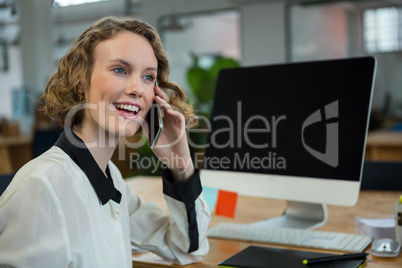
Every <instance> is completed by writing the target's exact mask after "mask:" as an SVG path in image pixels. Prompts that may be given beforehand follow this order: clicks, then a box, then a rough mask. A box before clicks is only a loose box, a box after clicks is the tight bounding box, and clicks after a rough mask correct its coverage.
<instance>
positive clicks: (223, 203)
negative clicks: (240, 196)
mask: <svg viewBox="0 0 402 268" xmlns="http://www.w3.org/2000/svg"><path fill="white" fill-rule="evenodd" d="M236 204H237V193H235V192H229V191H224V190H219V191H218V199H217V201H216V210H215V214H216V215H219V216H224V217H229V218H234V216H235V211H236Z"/></svg>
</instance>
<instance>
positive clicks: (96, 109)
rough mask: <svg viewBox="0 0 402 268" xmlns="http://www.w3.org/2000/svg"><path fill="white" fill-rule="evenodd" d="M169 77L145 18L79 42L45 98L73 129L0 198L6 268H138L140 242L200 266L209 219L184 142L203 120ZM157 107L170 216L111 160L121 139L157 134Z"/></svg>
mask: <svg viewBox="0 0 402 268" xmlns="http://www.w3.org/2000/svg"><path fill="white" fill-rule="evenodd" d="M168 74H169V66H168V61H167V58H166V55H165V53H164V51H163V49H162V45H161V41H160V38H159V36H158V34H157V32H156V31H155V29H154V28H152V27H151V26H150V25H148V24H146V23H143V22H140V21H137V20H133V19H119V18H112V17H109V18H105V19H102V20H100V21H98V22H97V23H95V24H93V25H92V26H90V27H89V28H88V29H87V30H86V31H84V32H83V33H82V34H81V36H80V37H79V38H78V39H77V40H76V41H75V42H74V43H73V44H72V46H71V48H70V49H69V51H68V52H67V54H66V55H65V56H64V57H63V58H62V59H60V61H59V63H58V69H57V71H56V73H55V74H54V75H53V76H52V77H51V79H50V80H49V82H48V84H47V87H46V90H45V92H44V94H43V95H42V97H41V100H43V102H44V106H43V111H44V112H45V113H46V114H48V115H49V116H50V117H52V118H54V119H55V120H57V121H58V122H59V123H60V124H62V125H64V128H65V131H64V132H63V133H62V135H61V136H60V138H59V140H58V141H57V142H56V144H55V146H53V147H52V148H51V149H50V150H48V151H47V152H45V153H44V154H42V155H41V156H39V157H38V158H36V159H34V160H32V161H31V162H29V163H28V164H26V165H25V166H24V167H23V168H21V169H20V170H19V171H18V172H17V174H16V176H15V177H14V179H13V181H12V183H11V184H10V186H9V187H8V189H7V190H6V191H5V192H4V194H3V195H2V196H1V198H0V263H1V264H6V265H11V266H16V267H132V257H131V245H135V246H137V247H140V248H144V249H147V250H150V251H152V252H154V253H156V254H158V255H160V256H161V257H163V258H165V259H167V260H170V261H173V262H177V263H180V264H187V263H191V262H198V261H200V260H201V256H203V255H205V254H206V253H207V252H208V249H209V246H208V241H207V239H206V231H207V228H208V224H209V220H210V215H209V212H208V208H207V205H206V202H205V200H204V198H203V193H202V188H201V184H200V180H199V176H198V171H197V170H195V169H194V165H193V163H192V162H191V158H190V152H189V148H188V144H187V140H186V135H183V133H184V131H185V126H186V122H190V121H191V119H192V117H193V116H194V115H193V113H192V108H191V106H189V105H188V104H186V102H185V96H184V93H183V90H182V89H181V88H180V87H179V86H177V85H176V84H174V83H171V82H169V81H168ZM156 82H157V83H158V84H159V85H160V87H158V86H155V84H156ZM161 88H163V89H169V90H170V92H167V91H165V90H162V89H161ZM168 93H169V95H170V96H168ZM154 100H155V102H156V103H157V104H159V105H161V106H162V107H163V110H164V116H163V123H164V130H163V132H162V134H161V136H160V138H159V140H158V142H157V145H156V147H155V149H154V150H153V151H154V153H155V155H156V156H157V157H158V158H159V159H164V164H165V165H166V166H167V169H166V170H164V172H163V186H164V194H165V200H166V202H167V205H168V207H169V210H170V213H171V214H170V215H166V214H164V212H163V211H162V210H161V209H160V208H159V207H157V206H156V205H155V204H153V203H145V202H144V201H143V200H142V199H141V198H140V197H139V196H138V195H136V194H135V193H133V192H132V191H131V189H130V188H129V187H128V186H127V185H126V184H125V183H124V181H123V179H122V177H121V175H120V173H119V171H118V170H117V168H116V166H115V165H113V163H111V162H110V158H111V156H112V154H113V151H114V149H115V147H116V145H117V143H118V141H119V139H120V137H128V136H132V135H134V134H135V133H137V132H138V131H139V130H140V129H142V130H144V132H145V133H148V127H147V124H146V122H145V121H144V120H143V119H144V118H145V117H146V115H147V112H148V110H149V109H150V107H151V105H152V103H153V101H154ZM173 107H174V108H175V109H173ZM177 159H179V160H180V161H177Z"/></svg>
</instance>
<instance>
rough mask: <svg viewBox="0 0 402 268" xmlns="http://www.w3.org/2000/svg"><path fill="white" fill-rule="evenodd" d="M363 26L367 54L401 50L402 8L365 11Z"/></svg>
mask: <svg viewBox="0 0 402 268" xmlns="http://www.w3.org/2000/svg"><path fill="white" fill-rule="evenodd" d="M363 25H364V46H365V50H366V51H367V52H369V53H373V52H392V51H398V50H402V8H400V7H385V8H376V9H367V10H365V11H364V13H363Z"/></svg>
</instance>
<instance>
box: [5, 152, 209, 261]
mask: <svg viewBox="0 0 402 268" xmlns="http://www.w3.org/2000/svg"><path fill="white" fill-rule="evenodd" d="M87 152H89V151H88V150H87ZM93 161H94V160H93ZM81 162H82V161H81ZM77 163H78V164H80V162H79V161H78V162H77V160H75V161H74V160H73V159H72V158H71V157H70V156H69V155H68V154H67V153H66V152H65V151H63V150H62V149H61V148H59V147H57V146H53V147H52V148H51V149H49V150H48V151H47V152H45V153H44V154H42V155H41V156H40V157H38V158H36V159H34V160H32V161H31V162H29V163H28V164H26V165H25V166H24V167H23V168H21V170H19V171H18V172H17V174H16V176H15V177H14V179H13V180H12V182H11V184H10V185H9V187H8V188H7V190H6V191H5V192H4V193H3V194H2V195H1V197H0V266H1V264H7V265H10V266H12V267H14V266H15V267H51V268H54V267H88V268H93V267H108V268H109V267H132V251H131V245H135V246H137V247H139V248H143V249H147V250H150V251H152V252H154V253H155V254H158V255H160V256H161V257H163V258H164V259H167V260H169V261H173V262H175V263H179V264H188V263H192V262H199V261H201V259H202V256H203V255H205V254H206V253H207V252H208V250H209V244H208V241H207V238H206V233H207V228H208V225H209V221H210V214H209V209H208V207H207V204H206V202H205V200H204V195H203V193H202V192H201V193H200V194H199V195H198V196H196V197H191V196H187V197H186V196H184V197H183V199H185V200H184V202H183V200H179V199H180V196H181V195H183V194H182V193H183V192H184V193H185V194H184V195H186V194H187V193H188V192H191V191H192V190H191V189H189V188H188V187H194V186H193V185H200V183H199V177H198V173H197V174H196V175H195V176H194V177H193V178H191V179H190V180H189V181H188V183H187V182H186V183H182V184H178V185H175V184H173V183H171V182H169V181H168V179H166V176H167V175H166V174H165V175H164V179H163V180H164V181H163V184H164V193H165V200H166V203H167V205H168V207H169V210H170V215H166V214H165V213H164V211H163V210H162V209H161V208H160V207H158V206H157V205H156V204H155V203H152V202H149V203H145V202H144V201H143V199H141V197H140V196H138V195H137V194H135V193H134V192H133V191H132V190H131V189H130V187H129V186H128V185H127V184H126V183H125V182H124V180H123V178H122V176H121V174H120V172H119V171H118V169H117V168H116V166H115V165H114V164H113V163H112V162H109V165H108V166H109V170H110V175H111V177H112V179H113V183H111V185H114V187H115V188H116V189H117V191H118V192H120V193H121V200H120V203H118V202H116V201H114V200H112V199H109V200H108V201H107V202H106V201H105V202H106V203H105V204H104V205H102V202H101V198H100V197H99V193H97V192H96V191H95V190H94V187H93V185H92V184H91V182H90V180H89V179H88V176H87V174H86V173H85V172H84V171H83V169H81V168H80V166H79V165H77ZM90 176H92V175H90ZM197 180H198V181H197ZM161 183H162V182H161ZM178 188H179V189H178ZM180 188H181V189H180ZM193 192H194V191H193ZM191 199H193V200H192V201H191ZM189 209H190V210H193V212H195V218H194V219H192V220H191V219H190V218H191V217H190V216H189ZM189 222H190V223H189ZM194 229H195V231H196V232H193V231H194ZM190 244H192V245H190ZM189 251H190V252H191V251H192V252H191V253H189Z"/></svg>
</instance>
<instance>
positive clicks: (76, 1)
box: [53, 0, 107, 7]
mask: <svg viewBox="0 0 402 268" xmlns="http://www.w3.org/2000/svg"><path fill="white" fill-rule="evenodd" d="M101 1H107V0H53V6H55V7H66V6H73V5H81V4H87V3H94V2H101Z"/></svg>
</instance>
